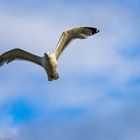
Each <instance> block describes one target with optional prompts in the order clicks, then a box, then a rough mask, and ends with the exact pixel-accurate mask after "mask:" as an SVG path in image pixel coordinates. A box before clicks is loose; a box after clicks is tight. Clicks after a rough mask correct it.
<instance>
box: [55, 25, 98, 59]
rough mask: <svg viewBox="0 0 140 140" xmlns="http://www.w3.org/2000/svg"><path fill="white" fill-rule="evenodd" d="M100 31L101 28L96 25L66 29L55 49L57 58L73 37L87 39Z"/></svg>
mask: <svg viewBox="0 0 140 140" xmlns="http://www.w3.org/2000/svg"><path fill="white" fill-rule="evenodd" d="M98 32H99V30H98V29H97V28H94V27H76V28H72V29H69V30H66V31H64V32H63V33H62V35H61V37H60V40H59V42H58V44H57V47H56V49H55V51H54V54H55V56H56V59H58V58H59V56H60V54H61V53H62V52H63V50H64V49H65V48H66V46H67V45H68V44H69V43H70V42H71V41H72V40H73V39H85V38H87V37H88V36H91V35H94V34H96V33H98Z"/></svg>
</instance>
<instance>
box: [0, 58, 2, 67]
mask: <svg viewBox="0 0 140 140" xmlns="http://www.w3.org/2000/svg"><path fill="white" fill-rule="evenodd" d="M2 65H3V58H2V57H1V56H0V66H2Z"/></svg>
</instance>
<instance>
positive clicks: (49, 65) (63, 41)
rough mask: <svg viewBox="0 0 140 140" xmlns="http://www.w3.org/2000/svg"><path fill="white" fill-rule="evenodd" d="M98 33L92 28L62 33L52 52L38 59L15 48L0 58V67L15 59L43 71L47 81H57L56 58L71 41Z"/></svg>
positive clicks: (78, 28)
mask: <svg viewBox="0 0 140 140" xmlns="http://www.w3.org/2000/svg"><path fill="white" fill-rule="evenodd" d="M98 32H99V30H98V29H96V28H94V27H76V28H72V29H69V30H66V31H64V32H63V33H62V36H61V38H60V40H59V42H58V44H57V47H56V49H55V50H54V52H52V53H51V52H45V53H44V56H43V57H39V56H37V55H34V54H31V53H29V52H27V51H24V50H22V49H19V48H16V49H12V50H10V51H7V52H5V53H3V54H2V55H1V56H0V65H1V66H2V65H3V64H5V63H7V64H8V63H9V62H11V61H13V60H15V59H22V60H27V61H31V62H33V63H36V64H38V65H40V66H42V67H43V68H44V69H45V71H46V73H47V75H48V80H49V81H52V80H57V79H58V78H59V75H58V72H57V65H58V58H59V56H60V55H61V53H62V52H63V50H64V49H65V48H66V46H67V45H68V44H69V43H70V42H71V41H72V40H73V39H85V38H86V37H88V36H91V35H93V34H96V33H98Z"/></svg>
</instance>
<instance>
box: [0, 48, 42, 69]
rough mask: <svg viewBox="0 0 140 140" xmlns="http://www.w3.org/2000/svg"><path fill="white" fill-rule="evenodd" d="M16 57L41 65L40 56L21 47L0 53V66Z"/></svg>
mask: <svg viewBox="0 0 140 140" xmlns="http://www.w3.org/2000/svg"><path fill="white" fill-rule="evenodd" d="M16 59H20V60H27V61H31V62H33V63H36V64H38V65H40V66H42V64H41V57H39V56H36V55H34V54H31V53H29V52H26V51H24V50H22V49H12V50H10V51H7V52H5V53H3V54H2V55H0V66H2V65H3V64H5V63H7V64H8V63H9V62H11V61H13V60H16Z"/></svg>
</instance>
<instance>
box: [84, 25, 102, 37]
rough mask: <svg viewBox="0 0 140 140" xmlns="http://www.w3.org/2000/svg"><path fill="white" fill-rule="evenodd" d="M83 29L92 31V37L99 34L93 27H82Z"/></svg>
mask: <svg viewBox="0 0 140 140" xmlns="http://www.w3.org/2000/svg"><path fill="white" fill-rule="evenodd" d="M84 28H87V29H89V30H91V31H92V35H94V34H96V33H98V32H100V31H99V30H98V29H97V28H94V27H84Z"/></svg>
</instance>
